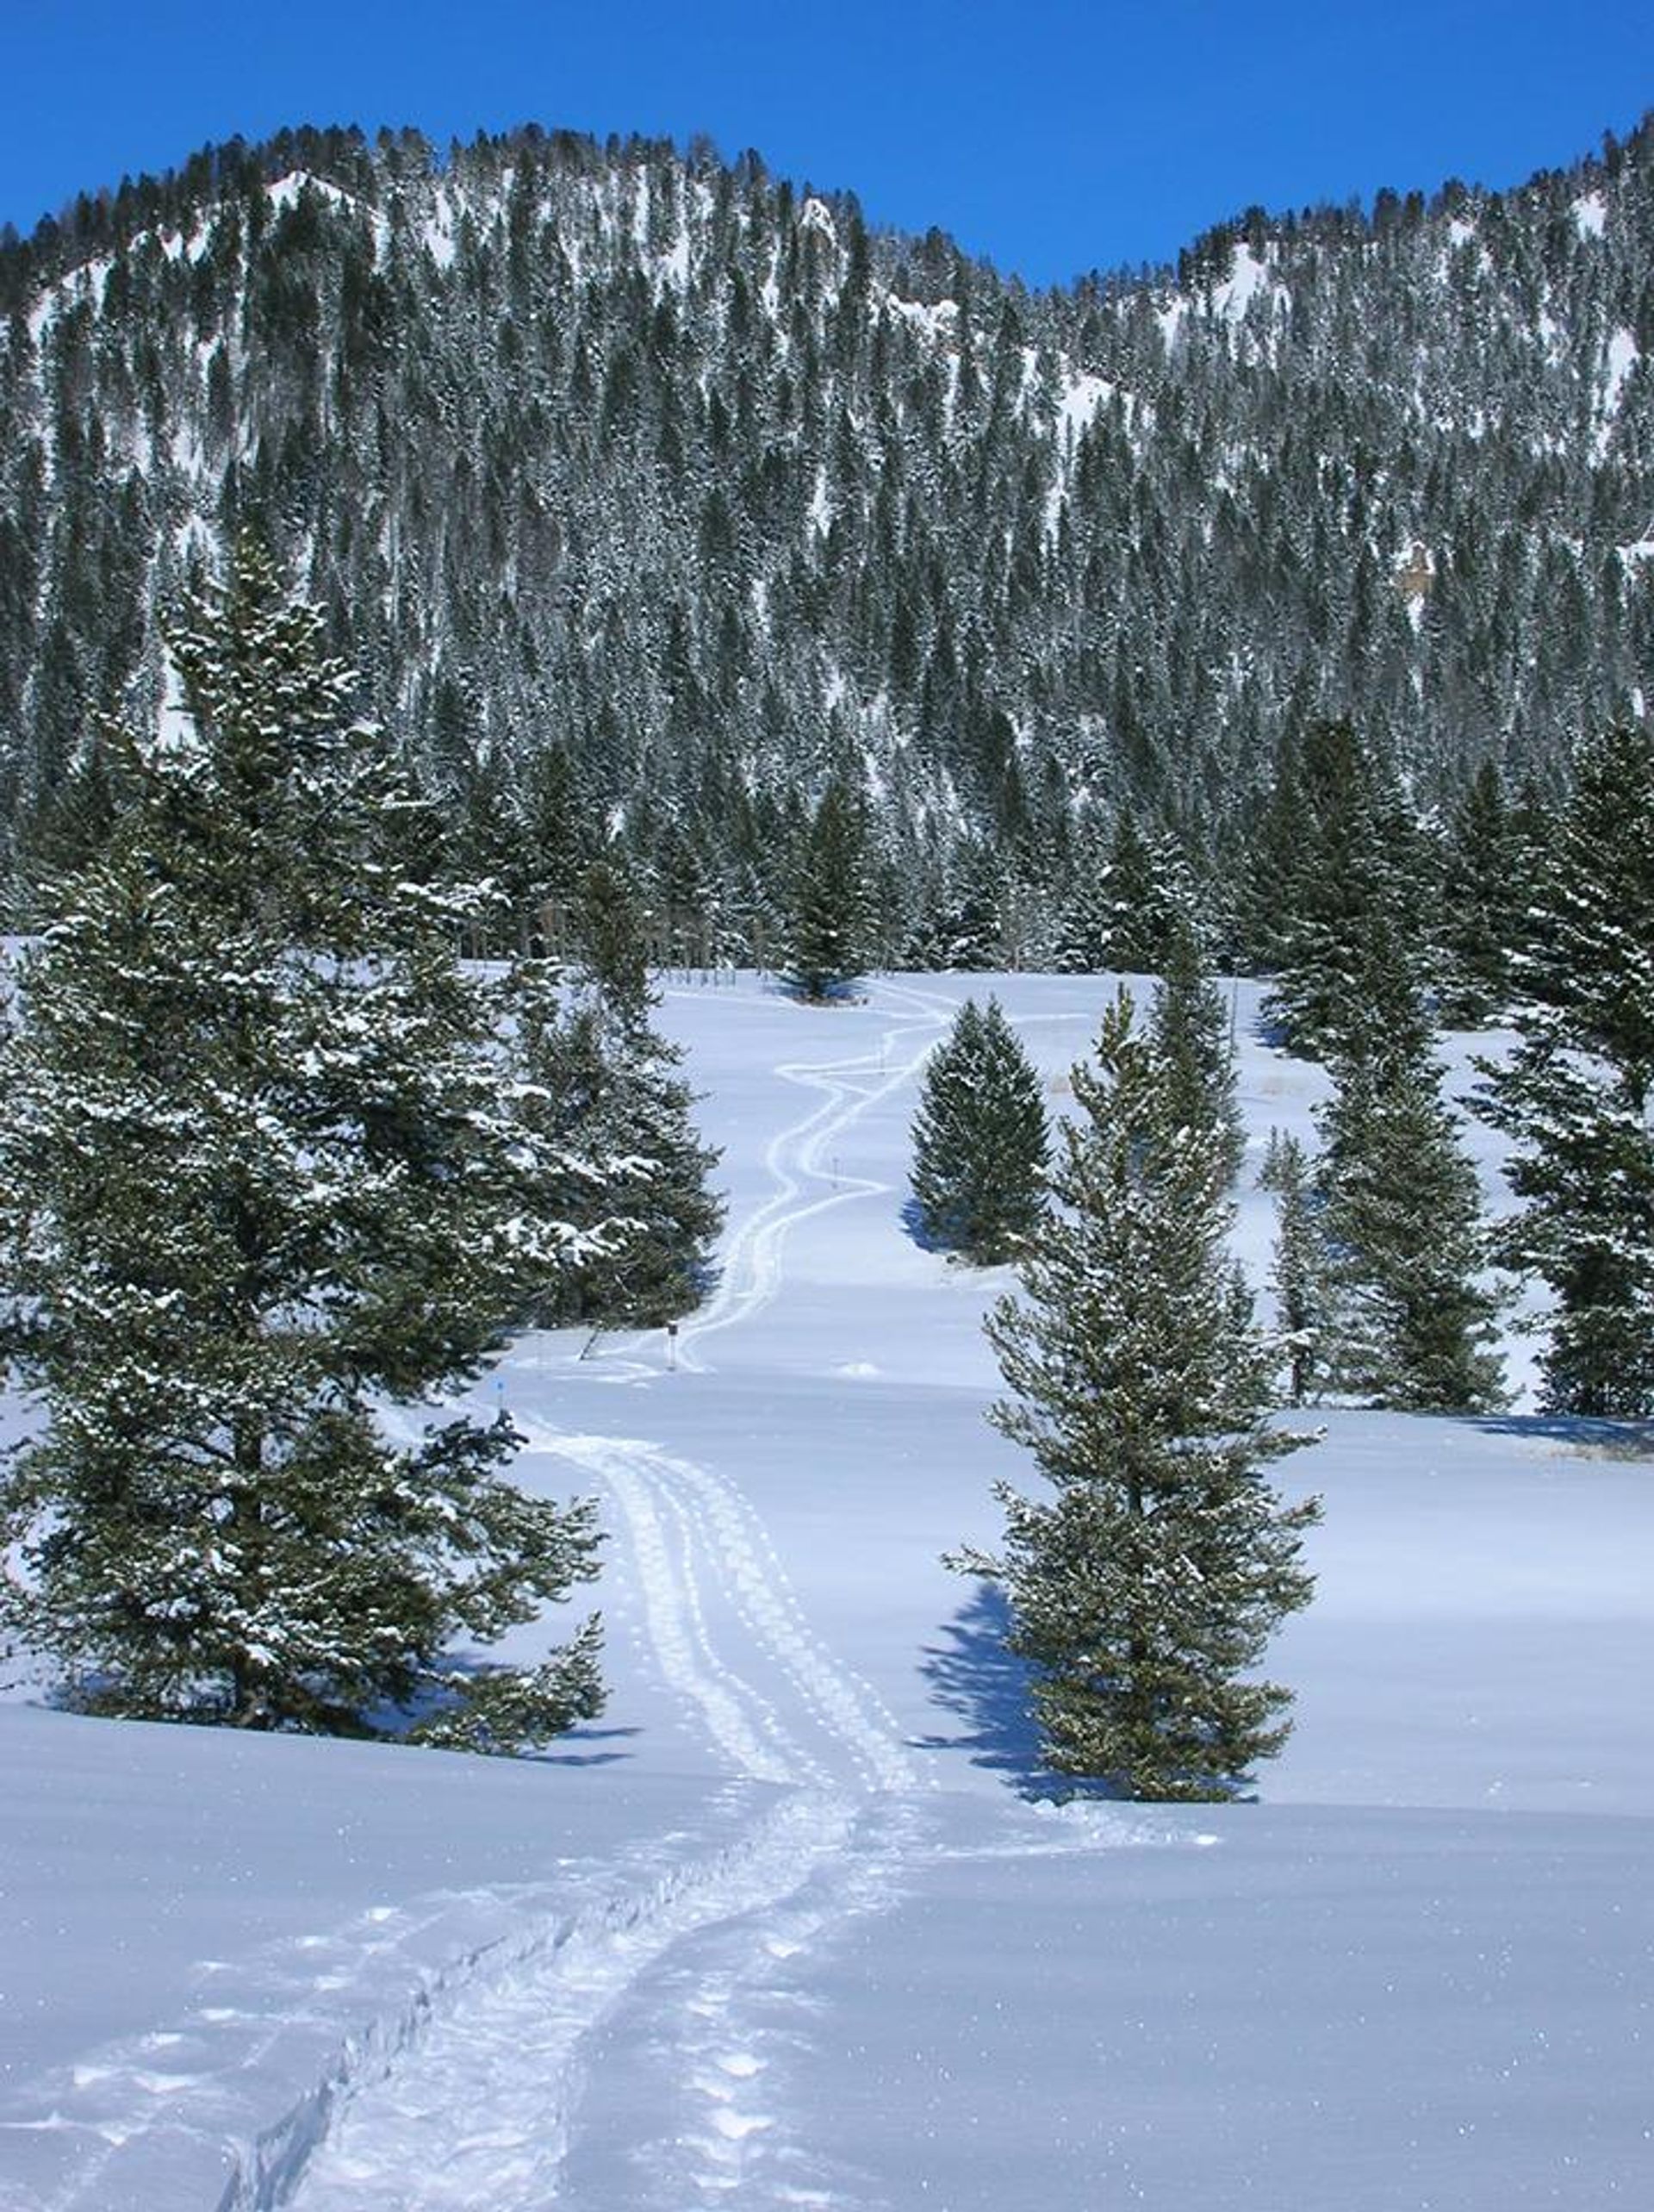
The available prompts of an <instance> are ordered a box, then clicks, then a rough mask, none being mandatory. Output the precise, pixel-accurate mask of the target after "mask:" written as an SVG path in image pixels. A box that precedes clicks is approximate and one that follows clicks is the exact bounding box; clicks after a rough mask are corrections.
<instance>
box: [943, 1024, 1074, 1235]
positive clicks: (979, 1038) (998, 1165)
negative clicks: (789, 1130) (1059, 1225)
mask: <svg viewBox="0 0 1654 2212" xmlns="http://www.w3.org/2000/svg"><path fill="white" fill-rule="evenodd" d="M1049 1151H1050V1136H1049V1131H1048V1129H1047V1126H1046V1118H1045V1104H1044V1100H1043V1099H1042V1096H1041V1092H1040V1079H1039V1076H1038V1074H1037V1073H1036V1071H1035V1069H1034V1067H1033V1065H1032V1063H1031V1062H1029V1057H1028V1055H1027V1053H1026V1052H1025V1051H1024V1050H1023V1045H1022V1042H1021V1039H1020V1038H1019V1037H1017V1032H1016V1031H1015V1030H1014V1029H1013V1028H1012V1027H1011V1025H1010V1023H1009V1022H1008V1021H1007V1020H1006V1019H1005V1016H1004V1009H1003V1008H1002V1007H1001V1006H1000V1004H999V1001H998V1000H997V999H994V998H990V999H989V1000H988V1002H987V1005H986V1008H983V1007H979V1006H978V1005H977V1003H976V1001H975V1000H974V999H967V1000H966V1001H965V1004H964V1005H963V1006H961V1008H960V1010H959V1013H958V1015H957V1016H956V1018H955V1019H954V1025H953V1027H952V1029H951V1030H950V1031H948V1035H947V1036H946V1037H944V1038H943V1039H942V1043H941V1044H939V1045H938V1046H937V1047H936V1050H935V1051H934V1052H933V1053H932V1054H931V1056H930V1060H929V1062H927V1063H926V1067H925V1073H924V1080H923V1084H922V1086H921V1087H920V1092H919V1105H918V1110H917V1113H916V1114H915V1115H914V1118H913V1168H912V1178H911V1180H912V1187H913V1196H914V1200H915V1204H916V1206H917V1212H918V1218H919V1223H920V1226H921V1228H922V1230H923V1233H924V1235H925V1237H926V1238H927V1239H928V1240H929V1241H930V1243H935V1244H939V1245H942V1246H945V1247H947V1248H948V1249H952V1250H954V1251H957V1252H958V1253H959V1254H960V1256H961V1257H962V1258H964V1259H966V1260H968V1261H970V1262H972V1263H973V1265H974V1266H977V1267H994V1266H998V1264H999V1263H1000V1262H1003V1261H1005V1260H1009V1259H1012V1258H1014V1257H1015V1256H1016V1255H1017V1252H1019V1251H1020V1250H1022V1249H1023V1247H1024V1246H1025V1245H1026V1243H1027V1242H1028V1239H1029V1237H1030V1236H1031V1235H1032V1234H1033V1232H1034V1231H1035V1228H1036V1227H1037V1225H1038V1223H1039V1219H1040V1216H1041V1214H1042V1212H1043V1210H1044V1204H1045V1190H1044V1181H1045V1168H1046V1162H1047V1160H1048V1156H1049Z"/></svg>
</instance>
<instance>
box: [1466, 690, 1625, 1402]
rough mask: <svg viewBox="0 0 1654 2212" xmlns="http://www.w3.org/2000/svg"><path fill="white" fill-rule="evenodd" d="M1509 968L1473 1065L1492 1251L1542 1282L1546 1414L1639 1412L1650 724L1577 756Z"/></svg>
mask: <svg viewBox="0 0 1654 2212" xmlns="http://www.w3.org/2000/svg"><path fill="white" fill-rule="evenodd" d="M1535 905H1536V907H1537V913H1536V916H1535V926H1534V928H1533V932H1532V941H1531V943H1530V945H1529V947H1528V950H1527V952H1526V954H1525V955H1524V956H1523V957H1522V958H1521V959H1520V961H1519V963H1518V964H1517V985H1518V990H1519V993H1520V998H1519V1004H1518V1009H1517V1015H1516V1019H1517V1025H1518V1028H1519V1029H1520V1034H1521V1043H1520V1047H1519V1049H1518V1050H1517V1052H1516V1054H1515V1056H1514V1058H1513V1059H1512V1060H1511V1062H1509V1063H1508V1065H1507V1066H1504V1067H1495V1066H1491V1065H1486V1064H1484V1066H1483V1074H1484V1075H1486V1076H1488V1077H1489V1087H1488V1089H1487V1091H1486V1093H1485V1095H1484V1099H1483V1111H1484V1112H1486V1113H1487V1115H1488V1117H1489V1119H1490V1120H1492V1121H1493V1122H1495V1124H1496V1125H1498V1126H1499V1127H1500V1128H1502V1129H1503V1130H1505V1131H1508V1133H1509V1134H1510V1135H1511V1136H1512V1137H1514V1139H1515V1142H1516V1148H1517V1149H1516V1151H1515V1155H1514V1158H1513V1159H1512V1161H1511V1163H1510V1166H1509V1168H1508V1170H1507V1172H1508V1176H1509V1179H1510V1182H1511V1186H1512V1187H1513V1188H1514V1191H1515V1192H1516V1193H1517V1195H1518V1197H1520V1198H1521V1199H1524V1200H1525V1201H1526V1204H1525V1206H1523V1208H1522V1211H1521V1212H1520V1213H1519V1214H1518V1215H1517V1216H1516V1217H1515V1218H1514V1220H1513V1221H1511V1222H1510V1223H1509V1224H1507V1225H1506V1226H1505V1228H1504V1230H1503V1231H1502V1236H1501V1238H1500V1250H1501V1253H1502V1256H1503V1257H1504V1259H1505V1260H1506V1261H1507V1262H1508V1263H1509V1264H1511V1265H1512V1266H1514V1267H1518V1268H1524V1269H1526V1270H1528V1271H1531V1272H1533V1273H1534V1274H1539V1275H1540V1276H1542V1277H1543V1279H1544V1280H1545V1282H1547V1283H1548V1284H1549V1285H1550V1287H1551V1290H1552V1292H1553V1293H1554V1294H1555V1299H1556V1305H1555V1310H1554V1312H1553V1315H1552V1317H1551V1322H1550V1324H1549V1342H1548V1345H1547V1348H1546V1351H1545V1358H1544V1362H1543V1372H1544V1376H1545V1401H1546V1403H1547V1405H1550V1406H1551V1407H1552V1408H1554V1409H1555V1410H1556V1411H1560V1412H1569V1413H1582V1414H1590V1415H1595V1416H1597V1417H1599V1418H1608V1419H1616V1420H1636V1419H1642V1418H1646V1416H1647V1415H1648V1414H1650V1413H1651V1412H1654V1131H1651V1129H1650V1126H1649V1114H1650V1107H1651V1100H1654V736H1651V733H1650V732H1649V731H1648V729H1647V728H1646V727H1641V728H1637V729H1629V728H1620V729H1615V730H1612V731H1610V732H1608V733H1607V735H1606V736H1604V737H1601V738H1598V739H1596V740H1595V742H1593V743H1592V744H1590V745H1587V746H1586V747H1584V748H1583V749H1582V752H1581V754H1580V757H1579V759H1578V762H1577V766H1576V781H1575V786H1574V792H1573V796H1572V799H1571V801H1570V804H1569V807H1568V809H1567V812H1566V813H1565V815H1564V819H1563V822H1562V825H1561V827H1560V830H1559V832H1558V838H1557V844H1556V854H1555V861H1554V864H1553V866H1552V868H1551V870H1550V871H1549V872H1548V873H1547V875H1546V876H1545V879H1544V881H1543V882H1542V883H1541V884H1540V885H1539V887H1538V895H1537V898H1536V900H1535Z"/></svg>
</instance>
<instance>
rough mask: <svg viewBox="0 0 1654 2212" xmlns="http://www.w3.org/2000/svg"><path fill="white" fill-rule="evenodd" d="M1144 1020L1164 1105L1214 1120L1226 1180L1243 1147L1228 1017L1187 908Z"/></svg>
mask: <svg viewBox="0 0 1654 2212" xmlns="http://www.w3.org/2000/svg"><path fill="white" fill-rule="evenodd" d="M1150 1025H1151V1034H1152V1035H1153V1040H1154V1050H1155V1051H1156V1052H1157V1053H1158V1055H1159V1056H1160V1062H1161V1065H1162V1067H1163V1068H1164V1069H1165V1079H1166V1093H1167V1098H1166V1103H1167V1106H1168V1109H1169V1110H1170V1111H1171V1112H1173V1113H1175V1114H1178V1115H1180V1116H1181V1117H1182V1118H1184V1119H1185V1120H1187V1121H1191V1122H1193V1121H1197V1120H1205V1121H1209V1122H1210V1123H1211V1124H1212V1125H1214V1127H1215V1128H1216V1131H1217V1132H1218V1136H1219V1138H1220V1140H1221V1144H1222V1159H1223V1165H1224V1168H1225V1169H1226V1171H1227V1173H1228V1180H1229V1181H1230V1182H1233V1181H1234V1179H1235V1177H1236V1176H1237V1175H1239V1174H1240V1162H1241V1161H1242V1160H1243V1159H1244V1158H1245V1157H1246V1150H1247V1132H1246V1129H1245V1126H1244V1125H1243V1123H1242V1121H1241V1118H1240V1103H1239V1100H1238V1099H1237V1096H1236V1090H1235V1072H1234V1035H1233V1028H1234V1024H1233V1020H1232V1019H1231V1014H1230V1009H1229V1004H1228V1000H1227V998H1226V997H1225V995H1224V994H1223V991H1222V987H1221V986H1220V985H1219V983H1218V981H1217V979H1216V976H1215V975H1213V973H1212V971H1211V968H1210V966H1209V963H1208V961H1207V959H1206V954H1205V948H1204V946H1203V944H1202V942H1201V938H1200V932H1199V931H1198V930H1197V927H1196V925H1195V924H1194V922H1193V921H1192V920H1191V918H1190V917H1189V915H1188V914H1187V913H1179V914H1178V916H1177V917H1176V919H1174V920H1173V922H1172V925H1171V927H1170V929H1169V930H1168V932H1167V937H1166V965H1165V969H1164V973H1163V975H1162V976H1161V980H1160V988H1159V990H1158V991H1157V992H1156V993H1155V996H1154V1006H1153V1013H1152V1014H1151V1017H1150Z"/></svg>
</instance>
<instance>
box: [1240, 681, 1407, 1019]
mask: <svg viewBox="0 0 1654 2212" xmlns="http://www.w3.org/2000/svg"><path fill="white" fill-rule="evenodd" d="M1290 790H1291V793H1292V794H1293V797H1294V800H1295V802H1296V829H1297V836H1296V844H1295V845H1294V848H1293V851H1292V855H1291V857H1290V861H1289V863H1288V872H1287V875H1286V880H1285V882H1284V884H1283V885H1282V886H1281V887H1280V889H1279V892H1278V920H1277V922H1276V923H1275V925H1274V928H1273V945H1272V952H1273V964H1274V968H1275V971H1276V973H1275V981H1274V984H1273V986H1272V989H1271V991H1270V993H1269V994H1268V997H1267V999H1266V1000H1265V1013H1266V1014H1267V1015H1268V1017H1269V1019H1271V1020H1272V1021H1274V1022H1276V1023H1278V1025H1279V1026H1280V1028H1281V1031H1282V1032H1283V1033H1284V1037H1285V1039H1286V1042H1287V1044H1288V1046H1289V1048H1290V1050H1292V1051H1294V1052H1299V1053H1303V1054H1305V1055H1309V1056H1317V1057H1321V1058H1326V1057H1328V1056H1330V1055H1331V1054H1333V1053H1334V1051H1336V1050H1338V1049H1339V1047H1340V1040H1341V1039H1342V1037H1343V1036H1344V1033H1345V1027H1346V1021H1347V1020H1348V1019H1350V1018H1351V1017H1352V1013H1353V1011H1354V1009H1355V1007H1356V1005H1357V1000H1358V997H1359V991H1358V978H1359V974H1360V972H1361V969H1362V965H1363V963H1364V961H1365V956H1366V950H1367V947H1368V946H1369V944H1371V939H1372V938H1373V936H1374V934H1375V932H1396V931H1402V932H1403V933H1404V932H1405V919H1404V918H1405V917H1406V915H1407V913H1408V907H1409V903H1410V894H1411V888H1412V887H1411V884H1410V882H1409V866H1408V863H1409V862H1410V861H1411V860H1412V859H1413V858H1414V857H1415V846H1416V842H1417V840H1416V836H1415V832H1414V830H1413V827H1412V826H1411V825H1410V824H1409V823H1408V822H1407V820H1406V819H1405V818H1404V816H1403V815H1402V811H1401V809H1400V807H1398V805H1397V804H1396V801H1395V799H1394V796H1393V794H1390V792H1389V791H1388V790H1387V788H1385V786H1384V782H1383V781H1382V779H1381V778H1380V776H1379V775H1378V773H1377V770H1376V768H1375V766H1374V764H1373V763H1372V761H1371V758H1370V757H1369V756H1368V754H1367V753H1366V752H1365V750H1364V749H1363V747H1362V746H1361V745H1360V744H1359V741H1358V739H1357V738H1356V736H1355V733H1354V732H1353V731H1352V729H1351V727H1350V726H1349V725H1348V723H1347V722H1324V723H1319V724H1317V725H1316V726H1315V728H1314V729H1312V730H1311V731H1310V732H1309V735H1308V737H1307V738H1305V740H1304V743H1303V747H1302V748H1301V750H1300V751H1299V753H1298V756H1297V757H1296V761H1295V762H1294V763H1291V767H1290Z"/></svg>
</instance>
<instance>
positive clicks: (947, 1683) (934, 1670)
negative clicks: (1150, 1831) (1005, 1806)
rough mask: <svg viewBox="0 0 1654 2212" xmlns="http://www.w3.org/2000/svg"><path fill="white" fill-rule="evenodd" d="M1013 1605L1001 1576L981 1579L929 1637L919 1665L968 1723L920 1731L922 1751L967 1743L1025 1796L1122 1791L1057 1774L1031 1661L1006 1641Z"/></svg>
mask: <svg viewBox="0 0 1654 2212" xmlns="http://www.w3.org/2000/svg"><path fill="white" fill-rule="evenodd" d="M1008 1629H1010V1606H1009V1605H1008V1604H1006V1602H1005V1595H1004V1591H1002V1590H1001V1589H1000V1588H999V1586H998V1584H997V1583H993V1582H979V1583H978V1584H977V1586H976V1588H975V1591H974V1592H973V1595H972V1596H971V1598H969V1599H968V1600H967V1602H966V1604H963V1605H961V1607H960V1609H959V1611H958V1612H957V1613H955V1614H954V1617H953V1619H952V1620H951V1621H949V1622H948V1623H947V1625H946V1626H945V1627H944V1628H943V1629H942V1631H941V1635H942V1641H941V1642H938V1643H934V1644H927V1645H926V1646H925V1650H924V1665H923V1667H922V1668H921V1669H920V1672H921V1673H923V1676H924V1678H925V1679H926V1680H927V1681H928V1682H929V1683H930V1685H931V1689H932V1691H933V1692H934V1695H935V1698H936V1704H939V1705H941V1706H942V1707H943V1708H945V1710H947V1711H948V1712H950V1713H954V1714H956V1715H957V1716H958V1717H959V1718H960V1719H961V1721H963V1722H964V1723H965V1727H964V1729H963V1730H962V1731H961V1733H960V1734H959V1735H928V1736H921V1737H919V1738H917V1739H916V1742H917V1748H919V1749H921V1750H923V1751H963V1752H966V1753H968V1754H969V1756H970V1761H971V1764H972V1766H986V1767H987V1768H989V1769H991V1770H992V1772H993V1773H997V1774H1003V1775H1004V1778H1005V1779H1006V1781H1007V1782H1009V1783H1010V1785H1011V1787H1012V1788H1013V1789H1014V1790H1015V1791H1017V1795H1018V1796H1019V1797H1023V1798H1046V1799H1049V1800H1051V1801H1053V1802H1055V1803H1064V1802H1066V1801H1067V1800H1069V1799H1072V1798H1118V1797H1119V1795H1120V1794H1121V1793H1120V1791H1117V1790H1116V1789H1114V1788H1112V1787H1110V1785H1108V1784H1106V1783H1103V1782H1088V1781H1084V1780H1079V1779H1076V1778H1075V1777H1074V1776H1073V1775H1072V1774H1053V1773H1050V1772H1049V1771H1048V1769H1047V1768H1046V1767H1044V1766H1042V1764H1041V1762H1040V1740H1039V1735H1038V1733H1037V1731H1036V1730H1035V1726H1034V1718H1033V1714H1032V1711H1031V1710H1030V1704H1029V1669H1028V1667H1027V1665H1026V1664H1025V1662H1024V1661H1022V1660H1020V1659H1018V1658H1017V1654H1015V1653H1014V1652H1012V1651H1010V1650H1008V1649H1007V1648H1006V1645H1005V1636H1006V1633H1007V1631H1008Z"/></svg>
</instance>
